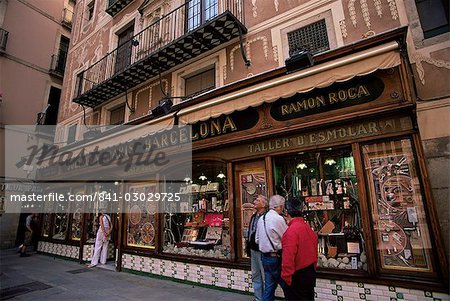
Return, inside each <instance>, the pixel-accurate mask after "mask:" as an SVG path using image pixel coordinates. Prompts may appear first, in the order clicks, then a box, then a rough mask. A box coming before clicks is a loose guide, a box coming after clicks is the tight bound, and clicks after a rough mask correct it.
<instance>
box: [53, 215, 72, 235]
mask: <svg viewBox="0 0 450 301" xmlns="http://www.w3.org/2000/svg"><path fill="white" fill-rule="evenodd" d="M53 217H54V220H53V231H52V233H53V236H52V238H53V239H56V240H65V239H66V236H67V230H68V224H69V215H68V214H67V213H55V214H54V215H53Z"/></svg>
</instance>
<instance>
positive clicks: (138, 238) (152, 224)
mask: <svg viewBox="0 0 450 301" xmlns="http://www.w3.org/2000/svg"><path fill="white" fill-rule="evenodd" d="M128 192H129V193H130V195H131V196H134V195H137V196H142V195H145V196H148V195H149V194H150V193H152V194H153V193H155V192H156V184H146V185H140V186H131V187H130V188H129V190H128ZM127 206H128V209H127V210H126V212H128V213H127V214H126V223H127V245H128V246H130V247H140V248H149V249H154V248H155V236H156V231H155V229H156V212H157V208H156V206H157V203H156V202H129V203H128V204H127Z"/></svg>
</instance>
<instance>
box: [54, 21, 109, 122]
mask: <svg viewBox="0 0 450 301" xmlns="http://www.w3.org/2000/svg"><path fill="white" fill-rule="evenodd" d="M108 31H109V28H103V29H101V30H99V31H98V32H96V33H95V34H94V35H93V36H92V37H91V38H90V39H89V40H88V41H86V43H84V44H83V45H81V46H80V47H78V48H76V49H75V50H73V51H72V52H71V53H70V56H69V57H70V60H69V62H68V70H70V71H69V72H68V74H70V76H69V77H68V80H67V87H70V88H69V89H64V90H65V91H64V98H63V99H64V100H65V101H64V105H63V116H67V117H68V116H71V115H73V113H74V112H76V111H78V110H79V107H80V106H79V105H78V104H76V103H74V102H72V99H73V97H74V95H73V93H74V92H75V84H76V76H77V73H78V72H79V71H80V70H85V69H87V68H88V67H89V66H92V65H93V64H94V63H96V62H97V61H98V60H100V59H101V58H102V57H103V56H104V55H105V52H106V51H104V43H103V38H104V37H105V35H104V34H105V33H106V32H108ZM94 47H95V50H94V52H93V53H89V51H88V49H94Z"/></svg>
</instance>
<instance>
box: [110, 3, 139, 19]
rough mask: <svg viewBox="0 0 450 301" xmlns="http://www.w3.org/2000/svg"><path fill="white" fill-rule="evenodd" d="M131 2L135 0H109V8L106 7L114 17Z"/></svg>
mask: <svg viewBox="0 0 450 301" xmlns="http://www.w3.org/2000/svg"><path fill="white" fill-rule="evenodd" d="M131 2H133V0H108V8H107V9H106V12H107V13H108V14H110V15H111V16H112V17H114V16H115V15H117V14H118V13H119V12H120V11H121V10H122V9H123V8H124V7H125V6H127V5H128V4H130V3H131Z"/></svg>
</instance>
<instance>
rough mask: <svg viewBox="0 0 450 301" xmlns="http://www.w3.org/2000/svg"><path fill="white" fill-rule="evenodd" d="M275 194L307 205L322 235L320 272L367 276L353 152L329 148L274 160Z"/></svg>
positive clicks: (311, 221)
mask: <svg viewBox="0 0 450 301" xmlns="http://www.w3.org/2000/svg"><path fill="white" fill-rule="evenodd" d="M273 165H274V184H275V193H276V194H280V195H282V196H284V197H285V198H287V199H289V198H298V199H299V200H301V202H302V206H303V216H304V218H305V220H306V221H307V222H308V223H309V224H310V226H311V228H312V229H313V230H314V231H316V232H317V234H318V238H319V243H318V253H319V261H318V266H319V267H320V268H323V269H341V270H359V271H367V270H368V266H367V256H366V253H365V250H364V235H363V232H362V226H361V225H362V223H361V211H360V205H359V197H358V181H357V178H356V173H355V164H354V160H353V153H352V148H351V147H350V146H348V147H340V148H327V149H323V150H318V151H310V152H299V153H296V154H289V155H283V156H278V157H274V158H273Z"/></svg>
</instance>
